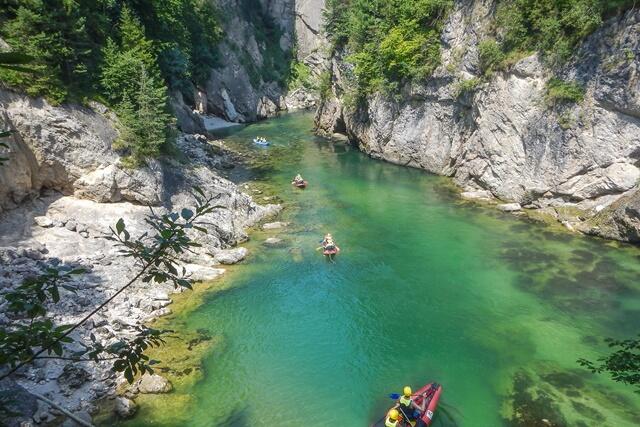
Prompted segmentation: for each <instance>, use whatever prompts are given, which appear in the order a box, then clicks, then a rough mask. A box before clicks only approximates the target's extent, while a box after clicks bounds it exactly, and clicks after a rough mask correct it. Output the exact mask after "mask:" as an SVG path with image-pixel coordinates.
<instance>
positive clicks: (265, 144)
mask: <svg viewBox="0 0 640 427" xmlns="http://www.w3.org/2000/svg"><path fill="white" fill-rule="evenodd" d="M253 143H254V144H258V145H261V146H263V147H267V146H269V145H270V144H271V143H270V142H269V141H261V140H259V139H258V138H253Z"/></svg>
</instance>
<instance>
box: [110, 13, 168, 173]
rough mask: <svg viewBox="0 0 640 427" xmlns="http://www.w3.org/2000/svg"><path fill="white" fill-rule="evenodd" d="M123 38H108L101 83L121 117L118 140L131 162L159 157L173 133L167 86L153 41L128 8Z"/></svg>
mask: <svg viewBox="0 0 640 427" xmlns="http://www.w3.org/2000/svg"><path fill="white" fill-rule="evenodd" d="M119 30H120V31H119V33H120V42H119V44H116V43H115V42H114V41H113V40H108V41H107V45H106V47H105V48H104V53H103V54H104V58H105V65H104V67H103V69H102V75H101V77H102V78H101V83H102V87H103V88H104V92H105V94H106V96H107V99H108V100H109V101H110V102H111V103H112V105H114V106H115V109H116V111H117V113H118V117H119V118H120V123H121V128H120V138H119V140H118V141H117V142H116V144H114V147H115V148H117V149H121V150H124V151H125V152H126V153H127V154H128V155H129V156H130V158H129V159H128V163H129V165H130V166H136V165H138V164H140V163H141V162H142V161H144V159H146V158H149V157H156V156H158V155H159V154H160V149H161V147H162V146H163V145H164V144H165V143H166V142H167V140H168V138H169V136H170V135H171V125H172V123H173V119H172V117H171V115H170V114H169V113H168V106H167V93H166V92H167V91H166V86H165V85H164V82H163V80H162V77H161V75H160V68H159V67H158V65H157V58H156V55H155V54H154V51H153V45H152V43H151V41H150V40H147V38H146V37H145V31H144V27H143V26H142V25H141V23H140V21H138V19H137V18H136V17H135V16H133V14H132V13H131V11H130V10H129V9H128V8H124V9H123V10H122V12H121V17H120V25H119Z"/></svg>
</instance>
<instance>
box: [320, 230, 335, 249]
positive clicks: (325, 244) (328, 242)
mask: <svg viewBox="0 0 640 427" xmlns="http://www.w3.org/2000/svg"><path fill="white" fill-rule="evenodd" d="M322 248H323V249H325V250H333V249H335V248H336V244H335V242H334V241H333V236H332V235H331V233H327V235H326V236H324V240H323V241H322Z"/></svg>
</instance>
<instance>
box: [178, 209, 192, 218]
mask: <svg viewBox="0 0 640 427" xmlns="http://www.w3.org/2000/svg"><path fill="white" fill-rule="evenodd" d="M180 215H181V216H182V218H184V219H186V220H187V221H188V220H189V219H191V218H192V217H193V211H192V210H190V209H187V208H184V209H182V212H181V213H180Z"/></svg>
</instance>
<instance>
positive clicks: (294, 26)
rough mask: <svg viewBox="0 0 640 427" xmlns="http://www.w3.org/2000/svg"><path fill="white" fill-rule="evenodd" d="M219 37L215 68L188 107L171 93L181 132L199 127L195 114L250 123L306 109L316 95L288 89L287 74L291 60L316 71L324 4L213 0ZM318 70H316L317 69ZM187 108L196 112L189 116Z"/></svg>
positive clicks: (311, 0) (299, 0)
mask: <svg viewBox="0 0 640 427" xmlns="http://www.w3.org/2000/svg"><path fill="white" fill-rule="evenodd" d="M216 4H217V7H218V10H219V11H220V14H221V16H222V19H221V24H222V27H223V33H224V37H223V39H222V41H221V42H220V45H219V46H218V49H219V56H220V57H219V61H218V62H219V66H218V67H216V68H214V69H212V70H211V75H210V77H209V80H208V81H207V83H206V85H205V86H204V87H200V88H197V89H196V93H195V94H194V95H193V99H194V101H193V104H194V105H190V106H186V105H185V100H184V99H183V96H182V95H181V94H179V93H175V94H174V97H173V104H174V110H176V114H177V116H178V119H179V123H180V125H181V127H182V128H183V130H184V131H185V132H194V131H198V130H201V129H202V127H203V124H202V121H201V118H200V117H199V114H214V115H216V116H219V117H222V118H224V119H226V120H229V121H231V122H240V123H244V122H253V121H256V120H260V119H263V118H266V117H272V116H274V115H276V114H277V113H278V112H279V111H281V110H287V109H297V108H310V107H312V106H314V105H315V102H316V100H317V97H316V96H315V94H313V93H309V92H308V91H300V90H292V92H295V93H293V94H291V96H290V97H288V98H287V95H289V88H288V87H287V81H286V80H287V74H288V72H289V68H290V67H291V62H292V61H294V60H297V61H300V62H302V63H305V64H307V65H308V66H310V67H311V69H312V71H314V72H315V71H316V70H319V65H320V64H321V58H320V56H319V54H318V51H319V49H320V46H321V37H320V34H321V17H322V8H323V6H324V0H297V1H296V0H217V2H216ZM318 72H319V71H318ZM192 110H195V111H197V112H198V113H199V114H194V113H193V112H192Z"/></svg>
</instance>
